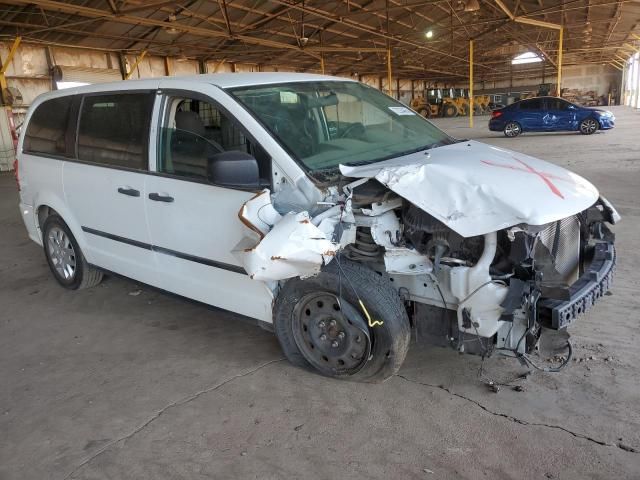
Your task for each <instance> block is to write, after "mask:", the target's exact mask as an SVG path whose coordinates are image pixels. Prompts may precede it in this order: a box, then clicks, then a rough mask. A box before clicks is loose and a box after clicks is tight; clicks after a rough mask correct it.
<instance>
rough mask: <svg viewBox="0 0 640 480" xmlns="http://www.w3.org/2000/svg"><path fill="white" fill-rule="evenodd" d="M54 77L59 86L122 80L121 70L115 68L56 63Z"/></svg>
mask: <svg viewBox="0 0 640 480" xmlns="http://www.w3.org/2000/svg"><path fill="white" fill-rule="evenodd" d="M53 79H54V80H55V82H56V84H57V86H58V88H66V87H73V86H78V85H86V84H89V83H106V82H118V81H120V80H122V75H121V73H120V70H117V69H115V68H89V67H72V66H69V65H56V66H55V67H53Z"/></svg>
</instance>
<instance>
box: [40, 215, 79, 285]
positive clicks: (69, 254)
mask: <svg viewBox="0 0 640 480" xmlns="http://www.w3.org/2000/svg"><path fill="white" fill-rule="evenodd" d="M47 250H48V252H49V258H50V259H51V263H52V264H53V268H54V269H55V271H56V272H57V273H58V276H59V277H60V278H62V279H63V280H72V279H73V278H74V277H75V275H76V252H75V250H74V248H73V244H72V243H71V239H70V238H69V236H68V235H67V234H66V233H65V231H64V230H62V229H61V228H59V227H53V228H51V229H50V230H49V233H48V235H47Z"/></svg>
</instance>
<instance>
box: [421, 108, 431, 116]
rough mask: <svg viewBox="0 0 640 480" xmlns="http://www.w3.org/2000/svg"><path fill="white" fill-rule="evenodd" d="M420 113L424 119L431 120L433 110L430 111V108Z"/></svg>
mask: <svg viewBox="0 0 640 480" xmlns="http://www.w3.org/2000/svg"><path fill="white" fill-rule="evenodd" d="M418 113H419V114H420V115H422V116H423V117H424V118H431V110H429V109H428V108H421V109H420V111H419V112H418Z"/></svg>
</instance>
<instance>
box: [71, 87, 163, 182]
mask: <svg viewBox="0 0 640 480" xmlns="http://www.w3.org/2000/svg"><path fill="white" fill-rule="evenodd" d="M153 97H154V96H153V94H152V93H131V94H120V95H118V94H116V95H114V94H110V95H92V96H87V97H85V98H84V100H83V102H82V108H81V111H80V126H79V128H78V159H80V160H83V161H86V162H93V163H101V164H105V165H114V166H118V167H127V168H134V169H137V170H146V169H147V166H148V161H147V158H148V155H147V147H148V145H149V125H150V123H151V109H152V107H153Z"/></svg>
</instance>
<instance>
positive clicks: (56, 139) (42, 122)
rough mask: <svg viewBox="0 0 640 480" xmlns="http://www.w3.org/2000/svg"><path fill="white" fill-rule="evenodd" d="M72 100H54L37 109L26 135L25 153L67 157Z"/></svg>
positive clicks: (67, 98) (43, 103)
mask: <svg viewBox="0 0 640 480" xmlns="http://www.w3.org/2000/svg"><path fill="white" fill-rule="evenodd" d="M72 99H73V97H71V96H69V97H60V98H53V99H51V100H47V101H45V102H42V103H41V104H40V105H39V106H38V107H37V108H36V111H35V112H33V115H31V120H29V125H28V126H27V131H26V132H25V135H24V145H23V147H22V148H23V150H24V151H25V152H28V153H42V154H47V155H56V156H67V153H68V152H67V148H66V145H67V141H66V137H67V123H68V121H69V113H70V111H71V101H72Z"/></svg>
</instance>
